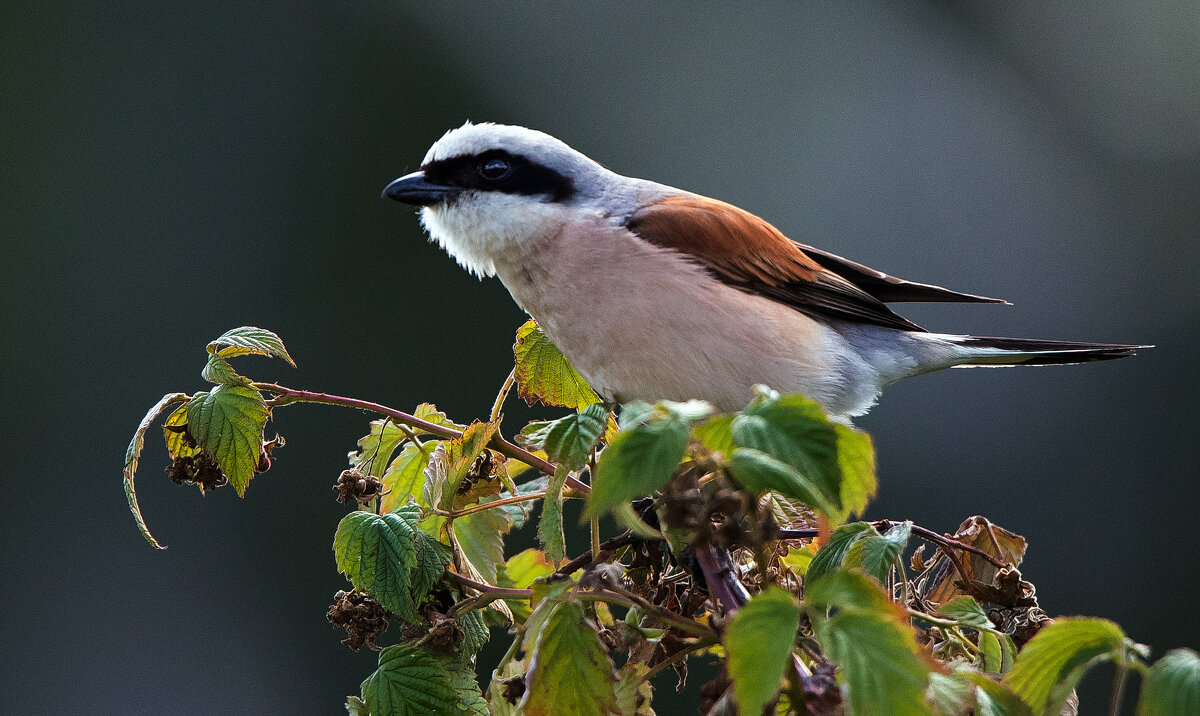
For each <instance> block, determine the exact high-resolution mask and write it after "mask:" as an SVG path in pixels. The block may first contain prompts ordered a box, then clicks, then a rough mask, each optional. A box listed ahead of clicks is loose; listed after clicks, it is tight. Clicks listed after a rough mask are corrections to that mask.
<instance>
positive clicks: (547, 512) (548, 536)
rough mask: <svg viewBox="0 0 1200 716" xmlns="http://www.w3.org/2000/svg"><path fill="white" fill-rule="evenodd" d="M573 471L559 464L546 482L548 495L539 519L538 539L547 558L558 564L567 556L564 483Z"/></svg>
mask: <svg viewBox="0 0 1200 716" xmlns="http://www.w3.org/2000/svg"><path fill="white" fill-rule="evenodd" d="M570 474H571V471H570V470H569V469H568V468H567V467H566V466H565V465H559V466H558V469H557V470H555V471H554V476H553V477H551V478H550V482H548V483H547V484H546V497H545V498H543V499H542V516H541V518H539V519H538V527H537V534H538V541H539V542H541V543H542V549H543V550H545V552H546V559H549V560H550V561H551V562H554V563H555V564H558V563H559V562H561V561H563V560H564V559H566V557H567V543H566V537H565V536H564V535H563V518H562V505H563V497H562V491H563V485H565V484H566V482H567V476H568V475H570Z"/></svg>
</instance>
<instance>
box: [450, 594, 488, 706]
mask: <svg viewBox="0 0 1200 716" xmlns="http://www.w3.org/2000/svg"><path fill="white" fill-rule="evenodd" d="M458 627H459V628H460V629H462V632H463V641H462V646H461V647H460V651H461V652H462V653H463V654H464V655H466V656H467V657H468V658H471V657H474V656H475V654H477V653H478V652H479V650H480V649H482V648H483V647H484V645H485V644H487V643H488V640H489V639H491V636H492V635H491V632H489V631H488V627H487V624H486V623H485V622H484V619H483V612H481V611H479V610H475V611H470V612H467V613H466V614H463V615H462V616H460V617H459V618H458ZM474 678H475V675H474V673H473V672H472V674H471V679H472V681H473V680H474ZM476 690H478V687H476Z"/></svg>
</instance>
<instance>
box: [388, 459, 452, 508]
mask: <svg viewBox="0 0 1200 716" xmlns="http://www.w3.org/2000/svg"><path fill="white" fill-rule="evenodd" d="M437 446H438V443H436V442H434V443H425V444H424V445H422V446H421V447H417V446H416V445H414V444H412V443H409V444H408V445H405V446H404V449H403V450H401V451H400V454H399V455H397V456H396V458H395V459H394V460H392V463H391V464H390V465H388V466H387V471H386V472H384V473H383V477H382V478H380V479H381V480H382V481H383V500H382V502H381V503H380V506H379V511H380V512H392V511H393V510H395V509H396V508H398V507H400V506H401V505H403V504H405V503H406V502H408V501H409V500H412V501H413V502H415V503H417V504H418V505H420V506H421V508H422V509H425V510H427V509H429V504H428V503H427V502H425V468H426V466H428V465H429V456H430V455H432V454H433V451H434V450H436V449H437Z"/></svg>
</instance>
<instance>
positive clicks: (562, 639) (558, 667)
mask: <svg viewBox="0 0 1200 716" xmlns="http://www.w3.org/2000/svg"><path fill="white" fill-rule="evenodd" d="M527 683H528V684H529V687H528V690H527V691H526V692H525V697H524V700H523V702H522V707H523V710H524V713H525V714H526V716H606V715H608V714H616V713H618V711H617V698H616V694H615V690H614V687H615V685H616V675H615V674H614V673H613V665H612V660H611V659H610V658H609V656H608V649H607V648H606V647H605V646H604V643H603V642H602V641H600V635H599V634H598V633H597V632H596V628H595V627H594V626H593V625H592V622H591V620H589V619H588V618H587V612H585V611H584V609H583V607H582V606H581V605H579V604H577V603H574V602H567V603H565V604H560V605H558V606H557V607H556V608H555V609H554V611H553V613H551V614H550V616H549V618H548V619H547V621H546V625H545V627H543V628H542V630H541V633H540V634H539V635H538V637H537V642H536V644H535V645H534V648H533V657H532V659H531V660H530V676H529V679H528V682H527Z"/></svg>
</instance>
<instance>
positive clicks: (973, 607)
mask: <svg viewBox="0 0 1200 716" xmlns="http://www.w3.org/2000/svg"><path fill="white" fill-rule="evenodd" d="M937 615H938V616H939V617H942V618H944V619H953V620H954V621H956V622H958V623H959V624H962V625H963V626H968V627H971V628H972V629H994V628H995V625H994V624H992V621H991V620H990V619H988V616H987V613H985V612H984V611H983V607H981V606H979V602H977V601H975V598H974V597H959V598H957V599H955V600H953V601H950V602H947V603H945V604H943V605H942V606H941V608H940V609H938V610H937ZM997 648H999V646H998V645H997Z"/></svg>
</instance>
